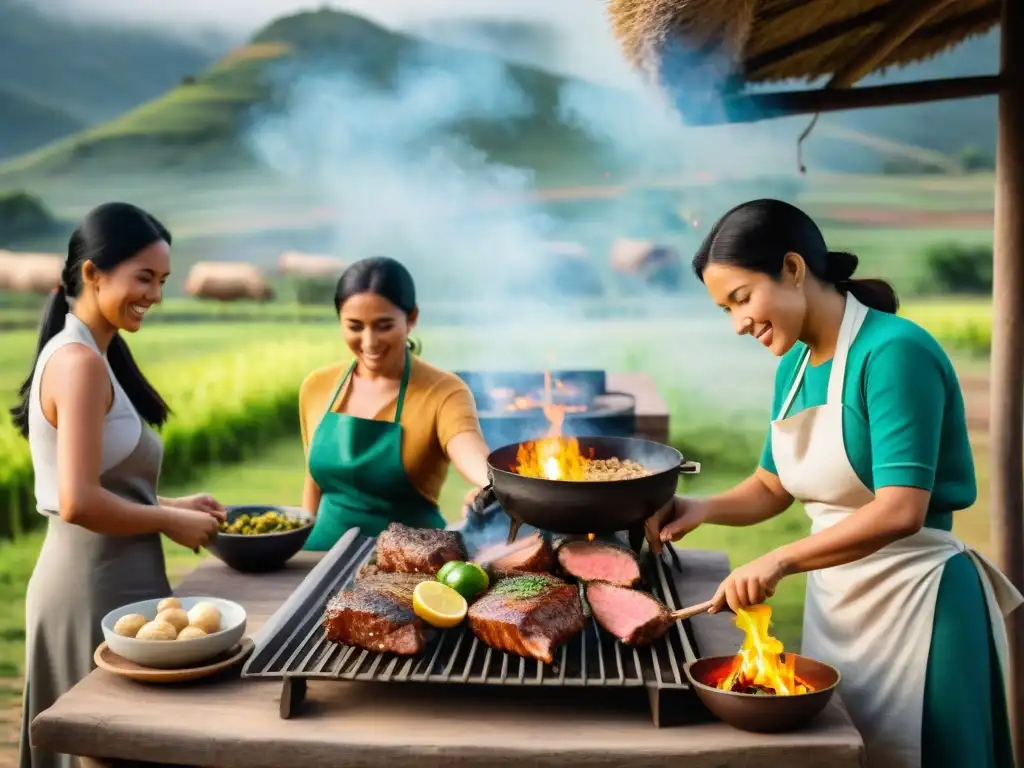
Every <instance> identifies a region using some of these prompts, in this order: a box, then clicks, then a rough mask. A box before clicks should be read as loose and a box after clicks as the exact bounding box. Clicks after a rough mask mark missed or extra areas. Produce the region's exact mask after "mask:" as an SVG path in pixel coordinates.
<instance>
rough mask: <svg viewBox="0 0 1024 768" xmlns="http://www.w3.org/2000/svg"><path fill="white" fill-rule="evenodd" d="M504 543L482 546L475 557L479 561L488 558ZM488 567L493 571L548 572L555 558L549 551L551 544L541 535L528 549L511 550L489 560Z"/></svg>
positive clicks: (552, 567) (553, 564) (553, 565)
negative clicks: (504, 554) (502, 555)
mask: <svg viewBox="0 0 1024 768" xmlns="http://www.w3.org/2000/svg"><path fill="white" fill-rule="evenodd" d="M505 546H506V545H504V544H494V545H492V546H489V547H484V548H483V549H481V550H480V551H479V552H477V553H476V555H475V558H476V559H477V560H481V561H487V560H489V559H490V558H489V555H490V553H491V552H495V551H498V550H500V549H503V548H504V547H505ZM489 565H490V568H491V569H492V570H493V571H494V572H495V573H499V574H500V573H505V572H525V573H550V572H551V571H552V570H554V567H555V558H554V555H553V554H552V552H551V546H550V545H549V544H548V542H547V540H545V539H544V537H542V536H538V537H537V541H536V542H535V543H534V544H533V546H531V547H530V548H529V549H525V550H521V551H519V552H513V553H512V554H510V555H506V556H505V557H499V558H498V559H496V560H493V561H491V562H490V564H489Z"/></svg>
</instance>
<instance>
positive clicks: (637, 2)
mask: <svg viewBox="0 0 1024 768" xmlns="http://www.w3.org/2000/svg"><path fill="white" fill-rule="evenodd" d="M933 2H935V3H938V0H933ZM907 5H908V2H907V0H888V1H886V0H608V10H609V15H610V18H611V24H612V29H613V31H614V33H615V36H616V37H617V38H618V40H619V42H620V43H621V45H622V49H623V52H624V54H625V55H626V58H627V59H628V60H629V61H630V62H631V63H632V64H633V66H635V67H637V68H638V69H640V70H642V71H643V72H645V73H646V74H647V75H649V76H650V77H651V79H653V80H655V81H657V82H658V83H659V84H661V85H663V86H668V87H679V86H686V85H691V84H694V83H695V81H696V82H697V83H702V84H707V82H708V77H709V75H708V74H707V70H708V68H709V67H710V68H711V69H713V70H714V72H713V73H712V75H711V76H713V77H716V78H717V80H716V81H715V85H716V87H718V88H725V87H728V86H735V85H738V84H742V82H744V81H747V82H770V81H778V80H785V79H790V78H800V79H815V78H818V77H822V76H827V75H832V74H835V73H836V72H837V71H838V70H841V69H842V67H843V66H844V65H846V64H847V63H848V62H849V60H850V57H851V55H852V54H854V53H855V52H856V51H857V50H858V49H859V48H860V46H862V45H864V44H870V42H871V41H872V40H873V39H875V38H877V37H878V36H879V34H880V33H881V32H882V30H883V29H885V28H886V26H887V25H888V24H889V23H891V21H892V19H893V17H894V12H900V11H905V10H906V8H907ZM999 13H1000V3H999V2H998V0H952V2H949V3H947V4H945V5H944V6H943V7H942V8H941V10H939V11H937V12H935V13H934V14H933V15H932V16H930V17H929V18H928V20H927V22H926V23H925V24H923V25H922V26H921V27H920V28H918V29H917V30H916V31H915V32H914V33H913V34H911V35H910V36H909V37H908V38H907V39H906V40H905V41H903V42H902V43H901V44H900V45H898V46H897V47H896V48H895V50H894V51H892V52H891V53H890V54H889V55H888V56H886V57H885V58H884V59H883V60H882V61H881V63H880V64H878V65H877V66H875V67H874V68H873V69H874V70H879V69H884V68H886V67H889V66H892V65H904V64H910V63H913V62H916V61H921V60H923V59H927V58H930V57H932V56H934V55H935V54H937V53H940V52H942V51H944V50H946V49H947V48H951V47H952V46H954V45H956V44H957V43H960V42H961V41H963V40H964V39H966V38H968V37H972V36H975V35H979V34H982V33H984V32H986V31H988V30H989V29H991V28H992V27H993V26H995V25H996V24H997V23H998V21H999ZM694 68H698V69H699V68H703V70H704V71H703V72H701V73H700V74H699V75H694V74H693V70H694Z"/></svg>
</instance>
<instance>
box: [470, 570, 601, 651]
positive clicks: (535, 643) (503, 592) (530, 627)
mask: <svg viewBox="0 0 1024 768" xmlns="http://www.w3.org/2000/svg"><path fill="white" fill-rule="evenodd" d="M468 615H469V626H470V629H472V630H473V634H475V635H476V636H477V637H478V638H480V640H482V641H483V642H484V643H486V644H487V645H489V646H491V647H492V648H497V649H498V650H499V651H508V652H509V653H515V654H518V655H519V656H525V657H526V658H531V659H538V660H540V661H543V662H545V663H546V664H550V663H551V662H552V661H553V660H554V651H555V649H556V648H557V647H558V646H560V645H562V644H563V643H565V642H566V641H568V640H570V639H571V638H572V637H574V636H575V635H576V634H578V633H579V632H580V631H581V630H582V629H583V624H584V620H583V605H582V603H581V601H580V593H579V589H578V588H577V587H576V586H575V585H573V584H566V583H565V582H564V581H562V580H561V579H558V578H555V577H554V576H550V575H547V574H521V575H517V576H511V577H509V578H505V579H501V580H499V581H498V582H497V583H496V584H495V585H494V587H493V588H492V589H491V590H490V591H489V592H487V593H486V594H484V595H483V596H482V597H481V598H480V599H478V600H477V601H476V602H475V603H473V605H471V606H470V608H469V614H468Z"/></svg>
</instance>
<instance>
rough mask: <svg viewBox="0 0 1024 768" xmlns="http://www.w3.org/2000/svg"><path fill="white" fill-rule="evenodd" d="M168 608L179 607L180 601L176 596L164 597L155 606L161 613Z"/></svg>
mask: <svg viewBox="0 0 1024 768" xmlns="http://www.w3.org/2000/svg"><path fill="white" fill-rule="evenodd" d="M168 608H181V601H180V600H178V598H176V597H165V598H164V599H163V600H161V601H160V602H159V603H158V604H157V606H156V612H157V613H163V612H164V611H166V610H167V609H168Z"/></svg>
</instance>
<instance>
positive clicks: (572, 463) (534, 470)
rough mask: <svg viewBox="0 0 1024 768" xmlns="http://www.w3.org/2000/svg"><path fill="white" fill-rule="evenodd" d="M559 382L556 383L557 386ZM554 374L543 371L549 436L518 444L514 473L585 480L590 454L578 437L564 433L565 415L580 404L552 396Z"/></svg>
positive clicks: (576, 408)
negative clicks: (586, 452)
mask: <svg viewBox="0 0 1024 768" xmlns="http://www.w3.org/2000/svg"><path fill="white" fill-rule="evenodd" d="M558 384H560V382H556V386H557V385H558ZM551 389H552V383H551V373H550V372H549V371H545V372H544V402H543V409H544V417H545V418H546V419H547V420H548V423H549V424H550V428H549V429H548V434H547V436H546V437H542V438H541V439H540V440H532V441H530V442H526V443H520V444H519V450H518V451H517V452H516V463H515V465H514V466H513V467H512V470H513V471H514V472H517V473H519V474H520V475H524V476H526V477H542V478H545V479H547V480H576V481H579V480H583V477H584V474H585V473H586V471H587V457H585V456H584V455H583V454H582V452H581V451H580V442H579V440H577V439H576V438H575V437H563V436H562V424H563V423H564V422H565V415H566V413H569V412H571V411H575V410H578V409H579V408H578V407H574V406H566V405H558V404H557V403H555V402H554V401H553V399H552V397H551Z"/></svg>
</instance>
